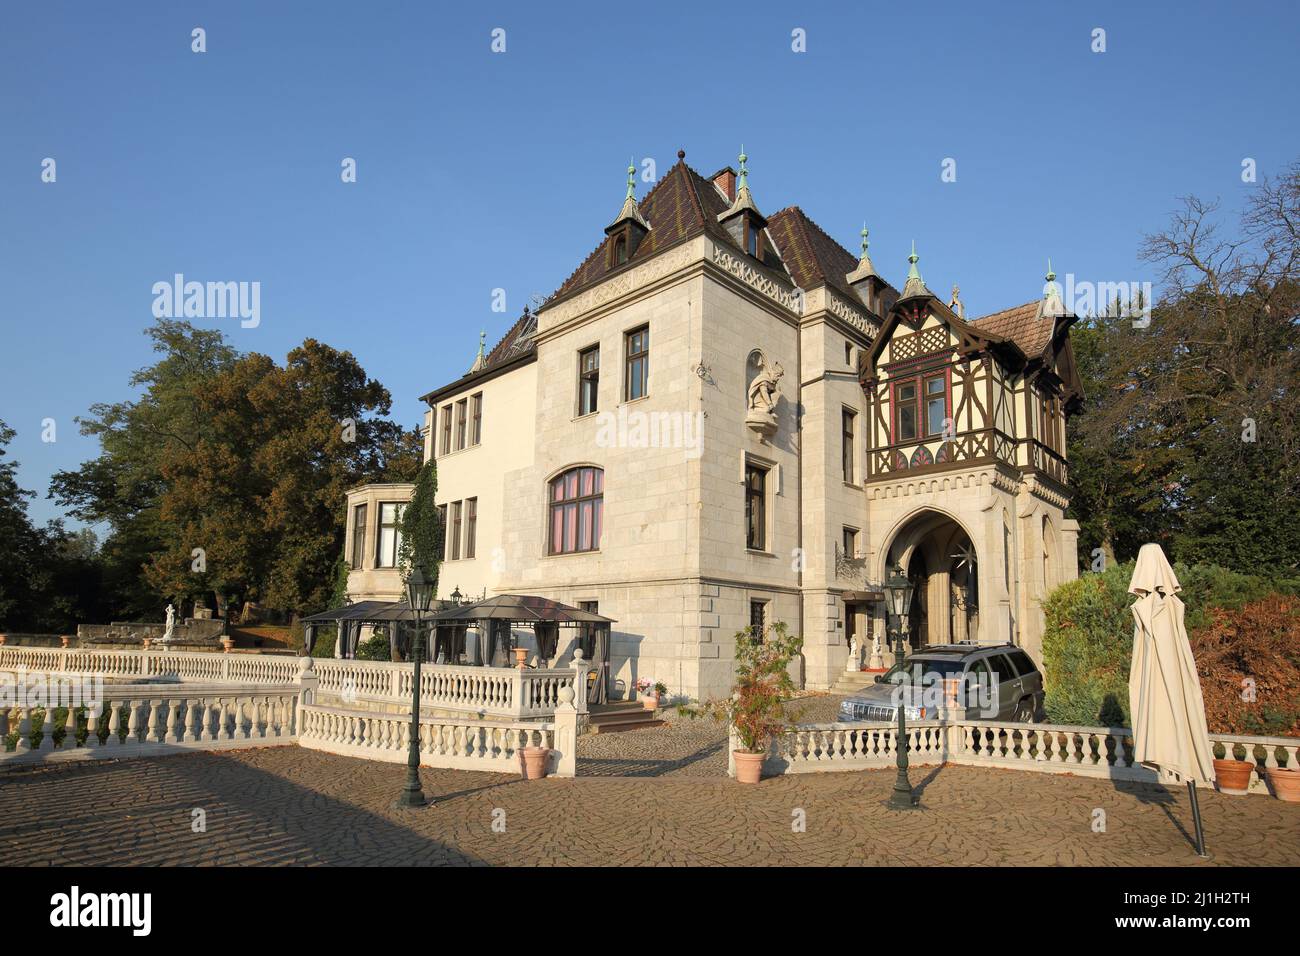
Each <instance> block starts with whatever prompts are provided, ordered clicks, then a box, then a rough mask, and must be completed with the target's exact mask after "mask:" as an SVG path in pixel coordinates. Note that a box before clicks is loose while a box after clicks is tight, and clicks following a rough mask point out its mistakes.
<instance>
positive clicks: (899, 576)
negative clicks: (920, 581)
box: [885, 565, 916, 810]
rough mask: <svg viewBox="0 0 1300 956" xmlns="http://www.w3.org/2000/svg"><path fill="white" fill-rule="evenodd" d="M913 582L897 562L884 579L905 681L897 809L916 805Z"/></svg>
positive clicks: (900, 696) (897, 746) (892, 796)
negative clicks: (909, 717) (910, 641)
mask: <svg viewBox="0 0 1300 956" xmlns="http://www.w3.org/2000/svg"><path fill="white" fill-rule="evenodd" d="M912 591H913V588H912V582H911V581H909V580H908V579H907V576H906V575H905V574H903V569H902V568H900V567H899V566H898V565H894V566H893V567H892V568H890V569H889V579H888V580H887V581H885V599H886V601H887V602H888V605H887V606H888V609H889V612H890V616H891V617H892V618H893V620H894V630H895V633H896V635H897V640H896V642H895V644H894V646H895V647H896V648H897V652H896V653H895V655H894V658H895V659H894V664H895V666H900V667H902V668H903V669H902V670H900V672H899V673H900V675H901V677H902V682H901V683H900V684H899V685H898V740H897V742H896V744H895V746H894V752H895V753H896V754H897V755H898V777H897V779H895V781H894V792H893V793H892V794H890V796H889V800H888V804H887V805H888V806H889V807H890V808H891V809H894V810H912V809H915V807H916V798H915V797H914V796H912V783H911V781H909V780H908V779H907V723H906V713H905V712H906V710H907V695H906V693H905V687H906V685H907V670H906V663H907V652H906V647H907V627H908V619H907V615H908V612H909V611H910V610H911V609H912Z"/></svg>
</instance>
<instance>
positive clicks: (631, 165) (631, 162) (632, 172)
mask: <svg viewBox="0 0 1300 956" xmlns="http://www.w3.org/2000/svg"><path fill="white" fill-rule="evenodd" d="M627 198H628V199H635V198H636V158H635V157H632V156H629V157H628V159H627Z"/></svg>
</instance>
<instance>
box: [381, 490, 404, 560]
mask: <svg viewBox="0 0 1300 956" xmlns="http://www.w3.org/2000/svg"><path fill="white" fill-rule="evenodd" d="M405 509H406V505H404V504H401V503H400V502H396V501H381V502H380V503H379V547H378V548H377V549H376V554H375V567H377V568H395V567H397V555H398V553H399V552H400V551H401V550H402V529H401V525H402V512H403V511H404V510H405Z"/></svg>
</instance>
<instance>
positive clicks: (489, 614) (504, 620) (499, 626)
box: [432, 594, 614, 704]
mask: <svg viewBox="0 0 1300 956" xmlns="http://www.w3.org/2000/svg"><path fill="white" fill-rule="evenodd" d="M432 620H433V622H434V624H435V625H437V626H438V627H439V629H440V630H441V629H442V628H443V627H447V626H456V625H459V626H461V627H468V626H469V625H471V624H477V625H479V627H480V633H481V634H483V635H484V641H485V644H486V647H485V648H483V657H482V660H484V661H491V660H492V659H493V656H494V655H495V654H496V652H497V650H498V647H500V648H501V649H503V650H504V649H506V648H508V647H509V646H510V629H511V627H512V626H515V625H521V626H526V627H531V628H532V629H533V633H534V634H535V635H536V637H537V655H538V657H539V658H541V659H549V658H553V657H555V655H556V652H557V650H558V649H559V640H560V628H561V627H576V628H580V629H581V634H580V635H579V639H578V646H580V647H581V648H582V651H583V656H584V657H586V658H587V660H589V661H591V662H592V665H593V668H594V671H595V673H594V675H593V676H594V677H595V680H594V681H593V683H592V684H591V686H589V687H588V691H587V702H588V703H592V704H603V703H605V702H606V700H607V697H608V677H609V626H610V625H611V624H613V623H614V620H613V618H608V617H604V616H603V615H600V614H597V613H595V612H594V611H584V610H582V609H581V608H576V607H570V606H569V605H567V604H561V603H560V602H559V601H553V600H551V599H550V598H544V597H538V596H536V595H533V594H498V595H496V596H495V597H490V598H485V599H484V600H482V601H475V602H474V603H472V604H461V605H452V606H450V607H447V608H445V609H443V610H440V611H438V612H437V613H435V614H433V615H432Z"/></svg>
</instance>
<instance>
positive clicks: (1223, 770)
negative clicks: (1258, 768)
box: [1214, 749, 1255, 796]
mask: <svg viewBox="0 0 1300 956" xmlns="http://www.w3.org/2000/svg"><path fill="white" fill-rule="evenodd" d="M1254 769H1255V762H1254V761H1253V760H1238V759H1236V757H1234V756H1233V753H1232V750H1231V749H1229V750H1228V751H1227V752H1226V753H1224V755H1223V759H1222V760H1220V759H1219V758H1217V757H1216V758H1215V759H1214V781H1215V783H1217V784H1218V786H1219V792H1220V793H1230V794H1233V795H1235V796H1243V795H1245V794H1247V793H1249V792H1250V772H1251V771H1252V770H1254Z"/></svg>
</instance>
